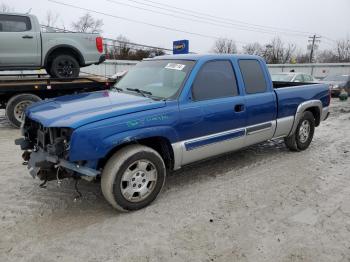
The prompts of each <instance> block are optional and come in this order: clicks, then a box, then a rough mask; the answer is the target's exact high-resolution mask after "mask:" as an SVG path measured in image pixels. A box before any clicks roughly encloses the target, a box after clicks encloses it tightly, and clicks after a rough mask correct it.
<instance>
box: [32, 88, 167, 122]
mask: <svg viewBox="0 0 350 262" xmlns="http://www.w3.org/2000/svg"><path fill="white" fill-rule="evenodd" d="M164 106H165V102H164V101H155V100H152V99H150V98H147V97H142V96H138V95H133V94H125V93H118V92H117V91H99V92H93V93H83V94H77V95H69V96H61V97H57V98H53V99H50V100H45V101H42V102H39V103H35V104H34V105H32V106H30V107H28V108H27V110H26V117H29V118H31V119H32V120H35V121H37V122H39V123H41V124H42V125H43V126H45V127H70V128H78V127H80V126H83V125H86V124H89V123H92V122H96V121H99V120H103V119H107V118H111V117H116V116H121V115H125V114H131V113H135V112H140V111H144V110H150V109H155V108H160V107H164Z"/></svg>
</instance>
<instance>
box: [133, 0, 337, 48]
mask: <svg viewBox="0 0 350 262" xmlns="http://www.w3.org/2000/svg"><path fill="white" fill-rule="evenodd" d="M127 1H130V2H134V3H138V4H141V5H145V6H152V7H154V8H158V9H162V10H167V11H171V12H176V11H174V10H173V9H175V10H180V11H177V12H178V13H182V14H185V15H189V16H191V17H193V16H194V17H198V18H201V19H205V20H212V21H217V22H220V21H221V23H222V21H225V22H226V23H229V22H234V23H239V24H244V25H248V26H249V27H250V28H256V29H262V28H270V29H271V30H275V31H276V30H277V31H279V33H284V34H288V33H287V31H289V32H291V33H292V34H293V33H294V34H295V33H296V34H299V35H300V36H301V35H303V36H308V35H310V34H311V32H306V31H300V30H294V29H290V28H282V27H274V26H266V25H259V24H253V23H248V22H244V21H240V20H235V19H230V18H225V17H219V16H215V15H211V14H209V13H204V12H199V11H196V10H190V9H185V8H181V7H177V6H173V5H169V4H164V3H160V2H157V1H152V0H141V1H143V2H147V3H153V4H156V5H159V6H165V7H169V8H171V9H169V8H164V7H159V6H155V5H151V4H145V3H142V2H139V1H137V0H127ZM195 14H199V15H200V16H196V15H195ZM230 24H232V23H230ZM232 25H237V24H232ZM263 30H266V29H263ZM320 36H322V37H323V38H327V39H328V40H330V41H332V42H336V40H334V39H331V38H329V37H326V36H324V35H320Z"/></svg>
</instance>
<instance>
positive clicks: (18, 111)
mask: <svg viewBox="0 0 350 262" xmlns="http://www.w3.org/2000/svg"><path fill="white" fill-rule="evenodd" d="M31 103H33V102H32V101H30V100H25V101H22V102H19V103H18V104H17V105H16V106H15V108H14V116H15V118H16V120H17V121H18V122H21V123H22V121H23V113H24V110H25V109H26V108H27V106H29V105H30V104H31Z"/></svg>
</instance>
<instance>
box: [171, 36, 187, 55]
mask: <svg viewBox="0 0 350 262" xmlns="http://www.w3.org/2000/svg"><path fill="white" fill-rule="evenodd" d="M189 52H190V46H189V41H188V40H178V41H174V42H173V54H174V55H180V54H188V53H189Z"/></svg>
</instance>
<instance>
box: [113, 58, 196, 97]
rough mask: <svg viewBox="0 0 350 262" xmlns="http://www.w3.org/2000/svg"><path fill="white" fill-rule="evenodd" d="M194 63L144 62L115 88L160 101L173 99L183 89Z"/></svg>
mask: <svg viewBox="0 0 350 262" xmlns="http://www.w3.org/2000/svg"><path fill="white" fill-rule="evenodd" d="M194 63H195V62H194V61H188V60H149V61H142V62H140V63H138V64H137V65H136V66H135V67H133V68H132V69H131V70H130V71H129V72H128V73H127V74H126V75H125V76H124V77H123V78H122V79H121V80H120V81H119V82H118V83H117V84H115V86H114V87H115V88H116V89H117V90H119V91H123V92H136V93H139V94H140V93H141V94H146V95H149V96H151V97H155V98H160V99H167V98H171V97H173V96H174V95H176V94H177V92H178V91H179V90H180V88H181V87H182V85H183V83H184V81H185V79H186V77H187V76H188V74H189V73H190V72H191V69H192V67H193V65H194ZM140 91H141V92H140Z"/></svg>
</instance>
